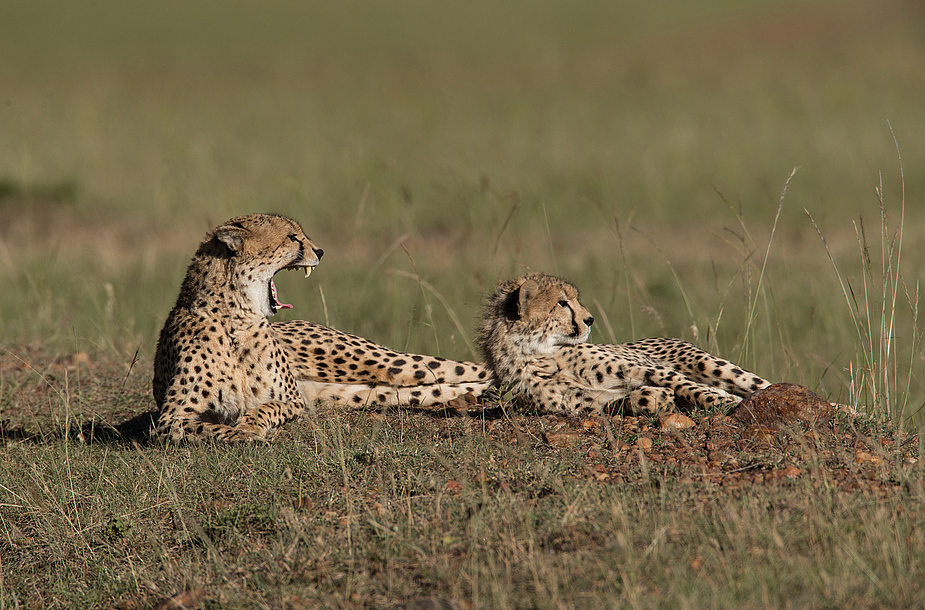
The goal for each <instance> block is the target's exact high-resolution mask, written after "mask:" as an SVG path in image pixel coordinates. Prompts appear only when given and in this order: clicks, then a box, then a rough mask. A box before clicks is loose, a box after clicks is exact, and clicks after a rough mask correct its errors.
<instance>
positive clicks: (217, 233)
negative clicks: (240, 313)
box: [181, 214, 324, 316]
mask: <svg viewBox="0 0 925 610" xmlns="http://www.w3.org/2000/svg"><path fill="white" fill-rule="evenodd" d="M323 254H324V251H323V250H322V249H321V248H318V247H316V246H315V244H313V243H312V241H311V240H310V239H309V238H308V237H306V235H305V232H304V231H303V230H302V227H301V226H300V225H299V223H297V222H296V221H294V220H292V219H291V218H286V217H285V216H277V215H275V214H250V215H248V216H239V217H237V218H232V219H231V220H228V221H226V222H224V223H222V224H221V225H220V226H218V227H216V228H215V229H213V230H212V231H210V232H209V233H208V234H207V235H206V238H205V240H204V241H203V242H202V244H201V245H200V246H199V250H197V252H196V258H194V259H193V263H192V264H191V265H190V273H188V275H187V282H189V281H190V280H191V277H190V276H191V275H193V270H194V267H195V266H196V265H197V262H200V263H205V264H206V265H207V266H210V274H211V275H212V276H213V277H211V278H209V280H205V278H203V280H205V281H211V282H213V283H214V282H216V281H218V282H221V280H224V282H225V288H226V289H227V290H230V291H232V292H233V293H235V294H236V296H237V297H238V299H237V300H238V301H239V302H240V303H241V305H243V306H244V307H246V308H248V309H251V310H253V311H255V312H258V313H260V314H262V315H264V316H272V315H273V314H275V313H276V312H277V311H278V310H279V309H289V308H291V307H292V305H289V304H287V303H280V301H279V299H278V297H277V294H276V285H275V284H274V283H273V276H274V275H276V274H277V273H278V272H279V271H282V270H283V269H288V270H296V269H300V270H304V272H305V277H308V276H309V275H310V274H311V272H312V269H313V268H314V267H315V266H316V265H317V264H318V263H319V262H321V256H322V255H323ZM216 276H218V277H216ZM222 276H224V277H222ZM186 288H187V286H186V285H184V291H185V289H186ZM190 288H191V289H192V291H193V292H198V293H199V295H198V296H200V297H202V296H203V295H202V292H203V290H202V289H203V288H205V291H206V292H209V291H210V287H206V286H195V285H190ZM181 296H182V291H181ZM190 296H192V295H190Z"/></svg>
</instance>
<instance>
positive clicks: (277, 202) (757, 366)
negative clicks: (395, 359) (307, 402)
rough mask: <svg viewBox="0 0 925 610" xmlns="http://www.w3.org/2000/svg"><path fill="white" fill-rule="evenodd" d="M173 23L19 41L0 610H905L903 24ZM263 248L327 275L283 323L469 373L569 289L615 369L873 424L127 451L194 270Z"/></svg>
mask: <svg viewBox="0 0 925 610" xmlns="http://www.w3.org/2000/svg"><path fill="white" fill-rule="evenodd" d="M187 4H188V3H166V4H165V3H158V4H157V5H151V6H148V5H131V6H130V5H128V4H125V3H116V2H110V1H108V0H104V1H103V2H97V3H93V4H92V5H87V6H83V5H80V4H74V3H64V2H25V1H20V0H13V1H12V2H5V3H3V5H2V7H0V286H2V290H0V562H2V569H0V608H3V609H5V608H71V607H118V608H144V607H152V606H156V605H158V604H161V607H181V606H184V605H185V606H186V607H214V608H218V607H222V608H231V607H243V608H310V607H383V606H384V607H389V606H399V605H406V606H408V607H415V608H428V607H457V608H470V607H471V608H480V607H491V608H494V607H497V608H532V607H536V608H553V607H589V608H590V607H624V606H632V607H654V606H671V607H703V606H713V607H730V606H735V607H779V606H811V607H833V608H834V607H848V606H863V607H870V606H875V607H908V606H913V605H917V604H919V603H920V600H921V599H922V597H923V594H925V591H923V585H922V583H923V582H925V574H923V565H925V564H923V563H922V561H921V558H922V557H923V556H925V509H923V508H922V496H923V492H925V490H923V471H922V466H921V462H920V461H919V456H920V441H919V434H918V431H919V429H920V426H921V422H922V414H921V413H920V409H921V407H922V405H923V404H925V388H923V380H925V375H923V373H925V371H923V365H925V360H923V353H922V349H921V343H920V339H921V332H922V323H921V322H920V321H919V319H918V304H919V301H920V297H919V282H920V280H921V279H922V273H923V272H922V269H921V266H920V265H919V261H921V260H922V259H923V256H925V243H923V242H922V240H921V234H922V226H923V224H925V207H923V206H922V205H921V201H922V198H923V196H925V173H923V172H922V169H921V168H922V167H925V122H923V121H922V118H921V117H922V105H921V101H922V99H925V79H923V78H922V74H925V36H923V34H922V32H925V11H923V9H922V7H921V4H920V3H917V2H911V1H910V2H898V1H887V2H882V1H879V2H872V1H854V0H852V1H846V2H837V3H832V2H799V3H797V2H783V1H780V0H762V1H760V2H752V3H748V4H747V6H746V5H744V4H742V3H732V2H726V1H724V0H711V1H710V2H701V3H689V2H676V1H670V2H665V3H659V4H655V3H605V2H597V1H594V0H580V1H578V2H572V3H555V2H545V1H541V2H538V3H536V2H534V3H525V2H510V3H504V4H503V5H502V6H496V5H495V3H489V2H481V1H476V2H470V3H457V5H449V4H447V5H440V6H433V5H432V4H431V3H423V2H413V1H407V2H404V1H403V2H391V3H385V4H383V3H375V4H373V3H357V2H343V3H337V4H323V3H317V4H315V3H294V2H293V3H290V2H280V3H274V4H271V5H265V4H259V5H258V4H254V5H253V6H251V5H247V4H245V3H228V2H221V3H219V2H212V1H207V2H202V3H197V4H195V5H187ZM888 121H889V123H888ZM894 136H895V141H894ZM794 167H799V169H798V171H797V172H796V173H795V174H794V175H793V176H792V178H790V176H791V171H792V170H793V168H794ZM785 184H787V190H786V194H785V196H783V198H782V197H781V193H782V191H783V190H784V186H785ZM881 200H882V202H883V206H882V209H883V210H884V214H883V215H881V206H880V202H881ZM254 211H272V212H277V213H282V214H287V215H290V216H292V217H295V218H297V219H299V220H300V221H301V222H302V223H303V225H304V226H305V228H306V231H307V233H308V234H309V235H310V236H311V237H312V238H313V240H315V242H316V243H317V244H318V245H319V246H321V247H322V248H324V249H325V251H326V255H325V258H324V261H323V262H322V264H321V266H319V268H318V269H317V271H316V272H315V273H314V274H313V275H312V277H311V279H310V280H308V281H305V280H303V279H301V278H300V277H296V274H291V275H289V274H282V275H281V277H279V278H278V280H277V284H278V286H279V289H280V293H281V298H282V299H283V300H284V301H287V302H292V303H294V304H295V306H296V307H295V309H294V310H292V311H288V312H284V314H281V315H280V316H279V317H280V318H283V317H284V316H289V317H299V318H306V319H310V320H315V321H319V322H323V323H326V324H329V325H331V326H334V327H336V328H340V329H343V330H346V331H349V332H353V333H356V334H360V335H363V336H365V337H368V338H370V339H373V340H376V341H379V342H381V343H384V344H387V345H389V346H392V347H396V348H401V349H407V350H412V351H420V352H425V353H431V354H436V355H441V356H445V357H452V358H466V359H472V358H476V357H477V354H476V353H475V351H474V349H473V347H472V343H471V340H472V339H471V338H472V333H471V329H472V328H473V326H474V318H475V315H476V312H477V309H478V306H479V303H480V301H481V298H482V294H483V293H484V292H485V291H486V290H490V289H491V288H492V287H493V285H494V283H495V281H496V280H498V279H502V278H506V277H508V276H511V275H514V274H517V273H520V272H523V271H524V270H527V269H533V270H540V271H546V272H552V273H557V274H560V275H562V276H565V277H568V278H569V279H571V280H572V281H574V282H575V283H576V284H578V286H579V287H580V288H581V289H582V295H583V299H584V301H585V303H586V304H587V305H588V307H589V308H590V309H591V310H592V312H593V313H594V315H595V317H596V319H597V320H598V322H597V324H596V331H595V336H594V340H596V341H625V340H631V339H636V338H642V337H646V336H655V335H667V336H676V337H682V338H685V339H688V340H691V341H694V342H695V343H697V344H699V345H701V346H702V347H704V348H706V349H709V350H711V351H714V352H716V353H718V354H721V355H723V356H725V357H728V358H730V359H732V360H735V361H737V362H739V363H741V364H742V365H744V366H746V367H748V368H750V369H751V370H754V371H756V372H758V373H760V374H761V375H762V376H764V377H766V378H769V379H772V380H786V381H792V382H796V383H800V384H803V385H805V386H807V387H809V388H810V389H812V390H814V391H815V392H817V393H818V394H820V395H822V396H824V397H826V398H828V399H830V400H832V401H834V402H838V403H841V404H844V405H849V406H851V407H856V408H858V409H859V410H860V411H861V412H862V416H860V417H854V416H852V415H851V414H850V413H849V411H848V410H847V409H842V410H840V412H839V413H838V414H837V415H836V417H835V420H834V421H833V422H832V423H831V424H827V425H825V426H822V427H820V428H817V429H809V428H800V427H787V428H786V429H784V430H782V431H781V432H780V434H776V435H768V436H761V435H759V436H751V437H747V436H744V435H743V434H741V431H740V430H736V429H735V426H734V424H733V422H730V421H729V420H728V419H726V418H724V417H723V416H722V415H721V414H712V413H695V414H693V415H694V420H695V422H696V425H695V426H694V427H692V428H688V429H684V430H679V431H672V430H669V429H665V428H663V426H662V425H661V422H660V421H658V420H650V419H646V418H638V419H637V418H623V419H621V418H615V419H613V418H606V419H594V420H587V421H575V420H567V419H563V418H557V417H552V416H548V415H546V416H539V415H533V414H530V413H527V412H522V411H519V410H517V409H516V408H515V407H514V404H513V402H512V400H511V397H510V396H508V395H505V394H503V393H502V394H500V395H496V396H494V397H490V398H488V399H486V400H484V401H483V402H482V403H481V404H479V405H469V406H467V407H460V406H457V407H455V408H447V409H433V410H414V409H398V410H388V411H381V412H380V411H378V410H375V409H371V410H350V411H347V412H338V411H335V410H332V409H330V408H327V407H324V406H321V407H319V408H318V410H317V412H315V413H314V414H312V415H311V416H309V417H307V418H305V419H304V420H302V421H298V422H293V423H292V424H290V425H289V426H287V427H286V428H285V429H284V430H283V432H282V433H281V435H280V436H279V438H278V439H277V440H276V441H275V442H274V443H272V444H269V445H261V446H253V447H225V446H211V445H205V446H187V445H181V446H165V445H162V444H159V443H157V442H153V443H151V442H146V441H145V440H144V438H143V436H141V435H139V434H138V433H137V432H138V430H139V429H141V428H143V427H144V424H143V422H140V421H139V419H137V418H136V419H133V418H134V417H135V416H137V415H139V414H143V413H145V412H147V411H149V410H150V409H152V408H153V406H154V405H153V399H152V397H151V393H150V382H151V367H152V358H153V352H154V345H155V340H156V336H157V332H158V330H159V328H160V325H161V324H162V322H163V320H164V318H165V316H166V314H167V312H168V311H169V309H170V307H171V306H172V304H173V299H174V298H175V296H176V292H177V290H178V287H179V283H180V280H181V278H182V275H183V272H184V270H185V266H186V264H187V262H188V260H189V257H190V256H191V254H192V252H193V251H194V249H195V247H196V245H197V244H198V241H199V239H200V238H201V237H202V235H203V234H204V232H205V231H206V230H208V229H209V228H210V227H212V226H214V225H215V224H216V223H218V222H220V221H222V220H224V219H226V218H228V217H230V216H232V215H236V214H241V213H248V212H254ZM820 234H821V237H822V238H824V241H823V239H822V238H820Z"/></svg>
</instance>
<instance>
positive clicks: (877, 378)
mask: <svg viewBox="0 0 925 610" xmlns="http://www.w3.org/2000/svg"><path fill="white" fill-rule="evenodd" d="M894 142H895V134H894ZM896 154H897V158H898V161H899V174H900V185H901V193H900V202H899V203H900V205H899V219H898V221H897V222H896V223H895V225H892V224H891V222H890V220H889V218H888V213H887V206H886V205H885V204H884V188H883V180H882V177H881V180H880V183H879V185H878V186H877V188H876V196H877V202H878V204H879V216H880V227H879V232H878V234H877V239H878V241H879V244H877V243H876V242H875V243H874V244H873V246H874V247H873V248H872V247H871V246H872V244H871V242H870V241H869V238H868V236H867V231H866V230H865V227H864V221H863V218H861V219H859V220H858V221H856V222H854V223H853V224H854V228H855V233H856V235H857V245H858V252H859V257H860V262H861V271H862V273H861V276H860V282H858V281H857V280H852V278H850V277H847V276H846V275H845V274H844V273H843V272H842V271H841V270H840V269H839V265H838V263H837V262H836V260H835V258H834V257H833V255H832V253H831V250H830V249H829V247H828V244H827V243H826V240H825V237H823V234H822V231H821V230H820V228H819V227H818V225H817V224H816V221H815V219H813V217H812V214H810V213H809V212H808V211H807V215H808V216H809V218H810V221H811V222H812V223H813V226H814V227H815V228H816V231H817V232H818V234H819V237H820V239H821V240H822V243H823V246H824V247H825V249H826V253H827V254H828V256H829V260H830V261H831V263H832V266H833V269H834V271H835V274H836V276H837V278H838V282H839V285H840V287H841V291H842V294H843V296H844V298H845V302H846V304H847V306H848V308H849V310H850V313H851V317H852V319H853V321H854V327H855V331H856V333H857V340H858V344H859V349H858V355H857V358H856V360H855V361H853V362H851V363H850V364H849V367H850V368H849V380H850V386H849V388H848V401H849V403H850V404H851V405H852V406H853V407H854V408H855V409H858V410H860V411H862V412H865V413H870V414H873V415H875V416H877V417H884V418H887V419H889V420H890V421H893V422H900V423H902V424H906V425H908V424H913V423H914V421H915V419H916V418H917V417H919V416H920V413H921V408H922V405H923V404H925V403H922V402H920V400H919V399H918V397H917V396H915V395H913V394H912V393H911V392H910V390H911V388H912V386H913V383H914V382H915V378H916V373H917V367H916V363H917V362H918V361H920V360H921V354H920V350H921V331H920V330H919V324H918V320H919V317H918V311H919V310H918V307H919V298H920V294H919V282H918V280H917V279H916V281H915V283H914V286H910V285H908V284H907V283H906V281H905V279H904V275H903V271H902V270H901V264H902V247H903V227H904V220H905V208H906V206H905V200H906V196H905V181H904V178H903V174H904V172H903V166H902V156H901V154H900V152H899V145H898V143H897V144H896ZM877 246H879V247H877ZM872 250H873V252H877V250H879V256H877V255H876V254H872ZM878 259H879V260H878ZM900 337H902V338H903V339H905V341H903V342H902V344H900V342H899V340H898V339H899V338H900Z"/></svg>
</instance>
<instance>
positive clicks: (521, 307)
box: [517, 280, 540, 318]
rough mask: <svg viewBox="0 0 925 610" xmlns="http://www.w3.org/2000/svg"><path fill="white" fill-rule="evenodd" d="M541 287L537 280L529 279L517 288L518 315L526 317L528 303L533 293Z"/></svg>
mask: <svg viewBox="0 0 925 610" xmlns="http://www.w3.org/2000/svg"><path fill="white" fill-rule="evenodd" d="M539 289H540V285H539V284H537V283H536V281H535V280H527V281H526V282H524V283H523V284H521V285H520V288H518V289H517V315H518V316H519V317H521V318H522V317H524V316H525V315H526V314H527V304H528V302H529V301H530V299H531V298H533V295H535V294H536V292H537V291H538V290H539Z"/></svg>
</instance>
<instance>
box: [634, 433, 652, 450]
mask: <svg viewBox="0 0 925 610" xmlns="http://www.w3.org/2000/svg"><path fill="white" fill-rule="evenodd" d="M636 446H637V447H638V448H640V449H642V450H643V451H648V450H649V449H651V448H652V439H651V438H649V437H648V436H640V437H639V438H638V439H636Z"/></svg>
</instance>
